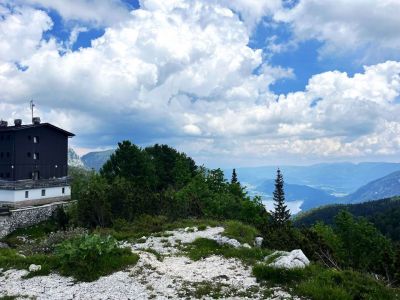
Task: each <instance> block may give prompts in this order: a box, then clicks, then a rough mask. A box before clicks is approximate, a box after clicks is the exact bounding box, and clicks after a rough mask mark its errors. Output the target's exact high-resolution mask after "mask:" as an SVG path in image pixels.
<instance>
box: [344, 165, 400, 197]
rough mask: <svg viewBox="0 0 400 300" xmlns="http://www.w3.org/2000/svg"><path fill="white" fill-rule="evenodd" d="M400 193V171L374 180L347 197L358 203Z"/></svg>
mask: <svg viewBox="0 0 400 300" xmlns="http://www.w3.org/2000/svg"><path fill="white" fill-rule="evenodd" d="M399 195H400V171H397V172H394V173H391V174H389V175H387V176H385V177H382V178H379V179H377V180H374V181H372V182H370V183H368V184H366V185H364V186H362V187H361V188H359V189H358V190H357V191H355V192H354V193H352V194H350V195H349V196H347V197H345V199H346V200H347V201H348V202H351V203H357V202H363V201H370V200H378V199H383V198H389V197H393V196H399Z"/></svg>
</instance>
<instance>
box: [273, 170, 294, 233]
mask: <svg viewBox="0 0 400 300" xmlns="http://www.w3.org/2000/svg"><path fill="white" fill-rule="evenodd" d="M276 173H277V174H276V179H275V191H274V198H273V200H274V207H275V211H274V212H273V213H272V218H273V220H274V222H275V224H276V225H278V226H283V225H286V224H287V223H288V221H289V219H290V211H289V210H288V209H287V206H286V205H285V191H284V189H283V176H282V173H281V170H279V169H278V170H277V172H276Z"/></svg>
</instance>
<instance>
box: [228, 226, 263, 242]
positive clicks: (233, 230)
mask: <svg viewBox="0 0 400 300" xmlns="http://www.w3.org/2000/svg"><path fill="white" fill-rule="evenodd" d="M223 234H224V235H225V236H227V237H229V238H233V239H236V240H238V241H239V242H241V243H248V244H250V245H251V244H253V243H254V239H255V238H256V236H257V235H258V234H259V233H258V231H257V229H255V228H254V227H253V226H250V225H246V224H243V223H242V222H239V221H227V222H226V225H225V231H224V233H223Z"/></svg>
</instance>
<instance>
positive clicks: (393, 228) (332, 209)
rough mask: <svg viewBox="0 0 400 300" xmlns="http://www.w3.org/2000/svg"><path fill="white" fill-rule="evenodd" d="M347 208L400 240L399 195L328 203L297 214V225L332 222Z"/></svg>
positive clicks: (386, 233) (391, 236) (384, 232)
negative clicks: (374, 199) (351, 201)
mask: <svg viewBox="0 0 400 300" xmlns="http://www.w3.org/2000/svg"><path fill="white" fill-rule="evenodd" d="M341 210H347V211H348V212H350V213H351V214H352V215H354V216H356V217H365V218H366V219H367V220H369V221H370V222H372V223H373V224H374V225H375V226H376V227H377V228H378V229H379V230H380V231H381V232H382V233H383V234H385V235H386V236H388V237H390V238H392V239H393V240H396V241H400V221H399V220H400V197H394V198H388V199H383V200H377V201H370V202H364V203H359V204H347V205H330V206H325V207H320V208H317V209H314V210H312V211H309V212H306V213H302V214H299V215H298V216H297V217H296V220H295V224H296V225H297V226H303V225H304V226H310V225H313V224H315V223H317V222H318V221H323V222H324V223H326V224H329V225H331V224H333V222H334V218H335V216H336V215H337V214H338V213H339V212H340V211H341Z"/></svg>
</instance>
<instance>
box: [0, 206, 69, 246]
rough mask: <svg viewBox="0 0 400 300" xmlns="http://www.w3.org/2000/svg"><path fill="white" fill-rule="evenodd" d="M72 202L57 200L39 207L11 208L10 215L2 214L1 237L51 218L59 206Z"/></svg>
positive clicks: (0, 223) (0, 218) (0, 219)
mask: <svg viewBox="0 0 400 300" xmlns="http://www.w3.org/2000/svg"><path fill="white" fill-rule="evenodd" d="M69 204H70V202H57V203H52V204H47V205H42V206H37V207H29V208H20V209H14V210H11V215H10V216H0V238H2V237H5V236H6V235H7V234H9V233H11V232H12V231H14V230H15V229H17V228H23V227H28V226H32V225H35V224H37V223H40V222H42V221H45V220H47V219H49V218H50V217H51V216H52V215H53V213H54V211H55V210H56V209H57V207H59V206H64V207H65V206H67V205H69Z"/></svg>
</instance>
